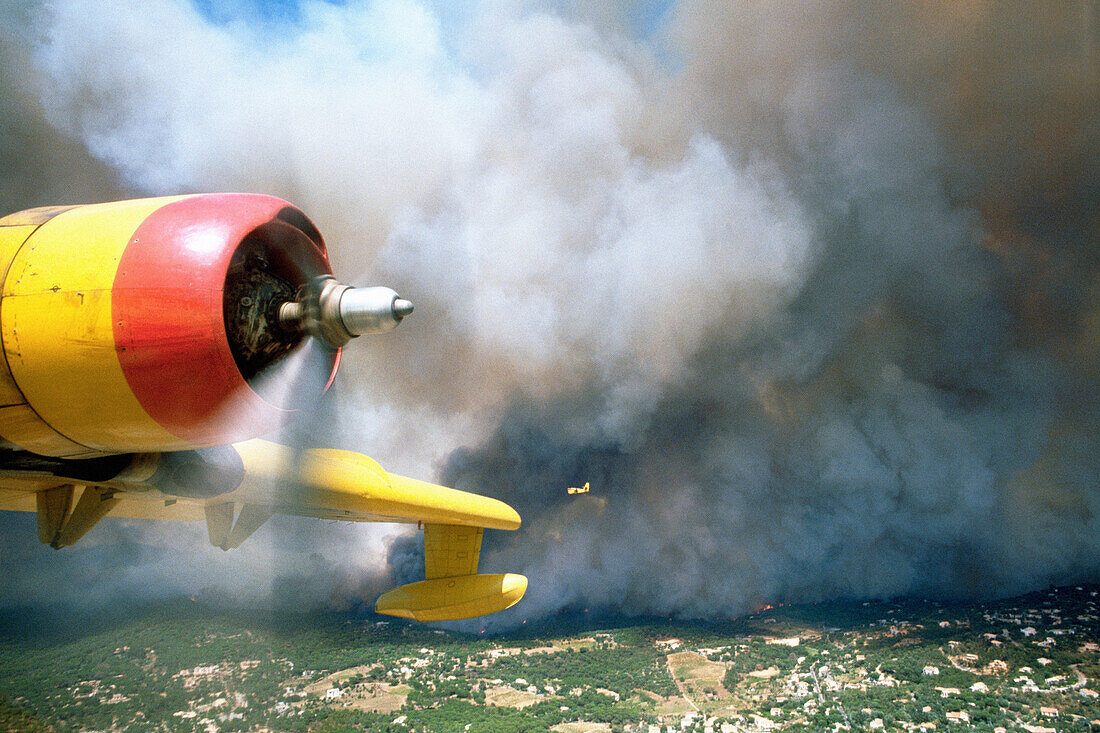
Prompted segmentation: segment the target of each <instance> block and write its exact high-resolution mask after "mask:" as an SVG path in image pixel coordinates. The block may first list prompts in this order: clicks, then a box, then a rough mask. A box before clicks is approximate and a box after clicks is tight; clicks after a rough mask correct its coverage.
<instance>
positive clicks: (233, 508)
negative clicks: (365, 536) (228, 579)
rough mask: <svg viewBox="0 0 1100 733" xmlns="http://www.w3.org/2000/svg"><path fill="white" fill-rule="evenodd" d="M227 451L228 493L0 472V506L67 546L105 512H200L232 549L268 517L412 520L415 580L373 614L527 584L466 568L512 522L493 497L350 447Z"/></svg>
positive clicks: (504, 595)
mask: <svg viewBox="0 0 1100 733" xmlns="http://www.w3.org/2000/svg"><path fill="white" fill-rule="evenodd" d="M232 449H233V451H234V452H235V453H236V455H237V456H239V458H240V464H241V468H242V469H243V473H242V476H241V478H240V481H239V483H238V485H237V486H236V488H234V489H233V490H231V491H227V492H224V493H220V494H217V495H215V496H209V497H206V498H195V497H193V496H187V495H181V494H179V493H175V492H174V491H173V486H172V485H171V484H165V483H164V482H163V481H161V480H159V479H158V478H157V476H158V473H157V471H156V468H155V467H154V466H151V465H149V466H139V467H138V468H135V469H128V470H125V471H122V472H121V473H120V474H119V475H118V476H116V477H114V478H111V479H108V480H101V481H76V480H70V479H65V478H60V477H58V476H56V475H51V474H49V473H46V472H43V471H39V472H33V471H0V510H9V511H32V512H37V513H38V520H39V522H38V523H39V539H41V540H42V541H43V542H46V543H48V544H52V545H54V546H55V547H62V546H67V545H71V544H73V543H75V542H76V541H77V540H78V539H80V537H82V536H83V535H84V534H85V533H86V532H88V531H89V530H90V529H91V528H92V527H93V526H95V524H96V523H97V522H98V521H99V520H100V519H101V518H103V517H104V516H114V517H128V518H138V519H165V520H175V521H198V520H202V519H205V520H206V524H207V530H208V534H209V537H210V541H211V543H212V544H214V545H215V546H217V547H221V548H222V549H230V548H234V547H237V546H239V545H240V544H241V543H242V542H244V540H246V539H247V538H248V537H249V536H250V535H251V534H252V533H253V532H255V531H256V530H257V529H258V528H259V527H260V526H262V525H263V524H264V523H265V522H266V521H267V520H268V519H269V518H270V517H271V515H272V514H290V515H297V516H305V517H317V518H322V519H339V520H344V521H351V522H406V523H414V522H415V523H417V524H422V525H423V526H424V530H425V531H424V541H425V564H426V569H427V572H426V579H425V580H424V581H422V582H419V583H412V584H410V585H406V586H402V587H400V588H396V589H394V590H392V591H390V592H388V593H386V594H383V596H382V597H380V598H379V599H378V603H377V605H376V609H377V610H378V612H379V613H386V614H390V615H394V616H402V617H405V618H410V619H415V620H418V621H439V620H446V619H457V618H469V617H471V616H481V615H485V614H488V613H493V612H495V611H499V610H503V609H505V608H508V607H509V606H511V605H513V604H515V603H516V602H517V601H519V599H520V598H522V597H523V594H524V592H525V591H526V589H527V579H526V578H525V577H523V576H522V575H515V574H503V575H480V574H478V572H477V566H478V559H479V556H480V549H481V539H482V531H483V529H484V528H489V529H503V530H514V529H518V528H519V526H520V517H519V514H517V513H516V511H515V510H514V509H513V508H512V507H510V506H508V505H507V504H505V503H504V502H502V501H499V500H497V499H492V498H489V497H486V496H479V495H477V494H471V493H468V492H465V491H459V490H457V489H451V488H447V487H444V486H437V485H435V484H430V483H427V482H424V481H417V480H415V479H410V478H406V477H404V476H398V475H396V474H390V473H388V472H386V471H385V470H384V469H383V468H382V467H381V466H380V465H378V463H377V462H375V461H374V460H372V459H371V458H368V457H367V456H365V455H362V454H359V453H354V452H352V451H345V450H333V449H306V450H302V451H298V452H296V451H294V450H292V449H290V448H287V447H285V446H282V445H278V444H276V443H270V442H267V441H263V440H250V441H246V442H243V443H237V444H235V445H233V446H232ZM137 463H139V464H140V463H141V461H137ZM184 493H189V492H184Z"/></svg>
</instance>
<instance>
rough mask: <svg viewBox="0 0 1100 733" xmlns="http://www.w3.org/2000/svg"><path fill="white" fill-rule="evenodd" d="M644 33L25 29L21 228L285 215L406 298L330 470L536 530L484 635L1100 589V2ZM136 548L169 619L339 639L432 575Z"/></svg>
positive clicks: (413, 16) (346, 531)
mask: <svg viewBox="0 0 1100 733" xmlns="http://www.w3.org/2000/svg"><path fill="white" fill-rule="evenodd" d="M641 7H642V9H641V10H639V9H637V8H627V9H623V7H622V6H620V5H619V4H617V3H607V4H606V5H599V6H591V4H586V7H584V8H583V9H580V8H577V7H574V6H573V5H572V4H566V5H564V6H561V7H553V6H551V5H548V4H545V3H515V4H509V3H486V4H484V5H476V6H474V7H472V8H470V9H469V10H468V11H467V12H462V13H452V12H448V13H446V14H443V13H441V12H438V11H436V10H435V9H434V8H433V7H432V6H431V5H429V4H424V3H419V2H415V1H414V0H380V1H379V2H374V3H349V4H347V5H344V6H332V5H328V4H324V3H302V4H301V5H300V6H299V8H298V12H297V20H296V21H295V22H294V23H293V24H292V25H289V26H288V25H278V26H273V25H272V24H271V23H270V22H269V21H258V20H256V19H255V18H246V17H244V16H241V17H236V16H234V17H232V18H228V19H226V18H219V19H217V20H210V19H208V18H205V17H203V16H202V15H201V14H200V13H199V12H198V11H196V10H195V9H194V8H193V7H191V6H189V5H187V4H185V3H182V2H172V1H170V0H158V1H157V2H152V3H148V4H147V7H146V8H145V9H144V10H143V12H142V15H141V16H140V17H135V16H133V15H132V14H131V13H132V11H131V10H130V9H129V8H128V7H127V6H126V5H125V4H121V3H120V4H117V7H113V4H112V3H108V7H107V8H104V6H103V3H102V2H96V3H91V2H81V1H80V0H72V1H71V2H62V3H55V4H53V5H51V6H49V7H48V8H40V7H32V8H30V9H17V10H18V14H21V16H20V17H22V18H24V19H25V23H26V26H28V27H31V28H33V29H34V30H33V32H31V33H27V32H25V31H20V30H18V28H21V27H22V26H19V25H18V24H17V23H15V22H13V23H11V24H9V25H4V26H0V28H2V29H3V31H4V34H3V36H2V38H3V39H4V41H3V45H2V46H0V62H2V63H3V66H4V72H5V73H4V74H0V80H2V81H0V84H3V85H4V87H3V88H4V89H5V90H7V89H8V88H9V87H10V88H11V94H9V95H6V96H5V102H4V104H6V105H8V106H9V107H10V108H11V109H10V110H9V109H8V108H7V107H6V108H5V110H4V112H5V120H12V121H13V122H12V123H11V124H9V125H8V127H7V128H5V131H4V133H3V134H2V135H0V151H2V153H3V155H4V160H5V162H7V161H8V160H9V159H10V160H11V161H13V162H12V164H11V165H8V166H7V167H6V168H5V171H8V172H9V173H5V174H4V175H5V177H4V178H3V179H0V180H2V182H3V186H4V188H3V189H2V190H0V195H2V196H3V197H4V198H3V203H4V204H5V208H8V209H16V208H20V207H22V206H28V205H37V204H46V203H55V202H56V201H54V200H49V199H50V198H51V197H58V198H61V199H65V198H66V197H68V196H72V195H84V196H88V197H92V198H109V197H111V196H113V195H115V193H116V192H119V193H122V192H129V191H133V192H136V193H150V194H152V193H170V192H178V191H181V190H183V191H187V190H221V189H227V188H233V189H245V190H260V191H264V192H270V193H275V194H277V195H282V196H284V197H286V198H288V199H290V200H292V201H294V202H296V203H298V204H299V205H301V206H302V207H303V208H304V209H305V210H306V212H307V213H309V214H310V215H311V216H312V217H313V218H314V219H315V220H316V222H317V224H318V225H319V227H320V228H321V230H322V231H323V232H325V234H326V237H327V238H328V240H329V244H330V247H331V248H332V250H333V258H334V265H335V267H336V269H337V272H338V273H340V274H341V275H342V276H346V277H355V278H359V279H360V280H366V279H370V280H371V281H377V282H384V283H387V284H390V285H393V286H394V287H396V288H397V289H398V290H399V291H400V292H402V293H403V294H407V295H408V296H409V297H411V298H412V299H413V300H414V301H415V302H416V303H417V306H418V309H417V313H416V315H415V317H414V318H413V319H410V320H409V322H408V323H407V324H405V325H403V326H402V328H401V330H399V331H398V332H396V333H395V334H393V335H392V336H387V337H384V338H379V339H377V340H374V341H371V342H370V343H368V344H358V345H357V346H358V348H357V349H354V350H352V351H349V353H348V358H347V359H346V366H345V369H344V372H343V373H342V375H341V381H340V382H339V383H338V385H337V389H338V395H339V396H340V397H341V399H340V400H339V404H338V405H337V415H336V418H335V419H336V420H337V424H338V425H339V430H338V432H337V433H336V434H335V435H334V436H333V440H334V441H335V442H337V443H339V444H341V445H342V446H345V447H350V448H355V449H358V450H363V451H365V452H368V453H370V454H371V455H373V456H375V457H376V458H378V459H379V460H380V461H381V462H382V464H383V465H384V466H386V467H387V468H389V469H391V470H395V471H398V472H400V473H405V474H409V475H415V476H422V477H428V476H430V475H432V474H433V473H434V472H435V470H436V469H438V470H439V472H440V474H441V479H442V480H443V481H444V482H446V483H450V484H453V485H456V486H458V487H459V488H463V489H468V490H472V491H477V492H479V493H486V494H490V495H493V496H498V497H500V498H503V499H505V500H506V501H509V502H510V503H512V504H513V505H514V506H516V508H517V509H518V510H519V511H520V513H521V514H522V515H523V517H524V520H525V525H524V528H523V529H522V530H520V531H519V532H516V533H511V534H505V533H487V536H486V547H485V552H484V554H483V559H482V567H483V568H484V569H486V570H497V571H512V572H522V573H525V574H527V575H528V576H529V578H530V580H531V584H530V589H529V591H528V597H527V599H526V600H525V601H523V602H522V603H521V604H520V605H518V606H517V607H516V608H515V609H513V611H510V612H508V614H506V615H503V616H502V617H499V618H498V619H497V620H496V621H495V623H498V624H508V623H514V622H516V621H518V620H519V619H521V618H528V617H540V616H545V615H548V614H553V613H556V612H559V611H563V610H582V609H585V608H596V609H602V610H610V611H615V612H620V613H629V614H662V615H677V616H683V617H715V616H726V615H735V614H738V613H742V612H744V611H746V610H751V609H752V608H754V607H756V606H757V605H760V604H763V603H767V602H775V601H801V600H815V599H821V598H828V597H835V596H838V595H840V596H856V597H876V596H891V595H898V594H914V593H915V594H922V595H936V596H951V597H968V596H977V595H997V594H1008V593H1014V592H1018V591H1022V590H1026V589H1030V588H1034V587H1038V586H1041V585H1044V584H1047V583H1052V582H1069V581H1073V580H1081V579H1096V578H1097V577H1098V575H1100V552H1098V551H1100V526H1098V524H1097V522H1098V520H1097V519H1096V517H1097V513H1098V511H1100V487H1098V485H1097V484H1098V477H1100V470H1098V469H1100V465H1098V461H1100V459H1098V458H1097V456H1098V455H1100V450H1098V448H1100V445H1098V443H1100V437H1098V436H1100V430H1098V428H1100V425H1098V416H1100V404H1098V401H1100V398H1098V396H1097V395H1098V394H1100V390H1098V389H1097V387H1098V382H1100V376H1098V373H1100V305H1098V300H1097V296H1098V292H1100V267H1098V259H1100V254H1098V251H1097V245H1096V243H1097V242H1098V241H1100V231H1098V230H1100V180H1098V177H1100V173H1098V171H1100V119H1098V118H1100V113H1098V111H1097V110H1100V75H1098V71H1097V69H1098V67H1100V60H1098V58H1097V56H1098V48H1100V43H1098V37H1100V30H1098V26H1100V11H1098V7H1097V3H1095V2H1079V3H1072V2H1071V3H1063V4H1060V5H1057V6H1051V5H1049V4H1045V5H1042V6H1039V5H1035V6H1032V5H1026V4H1024V5H1016V4H1004V3H984V2H966V3H945V4H942V5H940V4H934V3H922V4H914V5H912V6H908V5H907V6H902V7H897V6H893V5H885V4H882V3H874V2H857V3H851V2H844V3H841V2H828V1H825V2H821V1H818V2H805V3H801V2H796V3H792V2H789V1H787V2H778V1H777V2H762V3H752V4H749V5H748V6H745V5H744V4H735V5H734V4H731V5H729V6H724V5H723V4H721V3H713V2H690V1H685V2H681V3H677V4H672V5H670V6H669V7H668V8H667V9H666V8H663V7H661V6H660V5H659V4H658V5H654V4H645V5H643V6H641ZM112 8H113V9H112ZM639 27H644V28H647V29H648V30H647V31H646V32H645V33H640V32H638V31H637V30H631V29H637V28H639ZM16 38H26V39H28V40H26V41H25V42H18V43H16V42H15V41H14V40H13V39H16ZM9 69H10V70H11V73H10V74H9V73H7V72H8V71H9ZM27 151H32V152H27ZM33 151H40V152H39V153H38V155H34V154H33ZM47 154H49V155H54V156H55V157H54V158H51V160H53V163H52V165H53V167H52V168H46V169H45V172H44V173H43V174H42V175H41V176H37V177H34V176H26V175H13V174H11V173H10V171H20V170H26V169H27V168H32V167H33V166H34V163H32V162H31V161H36V160H37V159H38V158H39V157H43V156H46V157H48V155H47ZM36 170H37V169H36ZM584 481H590V482H591V485H592V493H591V494H590V495H587V496H580V497H570V496H568V495H567V494H566V492H565V487H567V486H571V485H579V484H580V483H583V482H584ZM27 526H28V527H30V526H31V525H30V524H28V525H27ZM116 526H119V527H121V529H119V530H118V531H119V532H120V533H121V534H122V535H124V536H126V537H128V538H130V539H131V540H133V538H134V537H139V538H140V540H141V542H140V545H141V547H148V548H153V549H149V550H147V551H143V552H141V553H138V555H137V556H138V557H139V558H143V559H140V560H137V561H127V560H126V559H125V558H123V557H121V556H118V557H116V558H115V561H114V562H116V563H117V564H118V565H119V566H126V565H127V562H129V563H130V566H132V567H134V568H135V569H134V570H133V572H132V573H131V575H130V577H134V578H138V579H141V582H143V583H145V582H147V583H148V584H154V585H155V584H157V583H161V582H164V581H163V578H164V576H165V575H167V576H169V577H171V578H173V580H172V581H170V582H169V585H172V586H173V587H177V586H178V587H179V588H182V589H188V588H194V587H196V584H203V583H204V584H205V585H207V586H211V587H213V588H222V589H228V591H227V592H229V593H230V594H237V595H245V591H246V590H247V592H249V593H251V592H252V591H253V590H255V593H254V594H253V595H262V594H263V593H264V592H266V590H265V589H270V588H272V587H273V588H274V589H275V591H276V594H277V595H278V594H280V593H281V594H283V595H286V596H287V597H288V598H291V599H292V602H294V603H299V604H308V603H310V602H311V601H310V600H309V599H311V598H312V599H313V601H312V602H314V603H348V602H354V601H356V600H358V599H361V598H363V597H364V596H368V595H369V594H370V593H373V592H374V590H375V589H376V588H377V587H380V586H381V585H383V584H385V583H386V582H389V581H390V580H394V579H396V580H401V581H405V580H411V579H416V577H417V572H419V571H418V570H417V568H418V567H420V565H419V564H418V563H419V562H420V561H419V558H418V542H419V540H418V537H417V536H416V535H412V536H411V537H400V538H398V539H394V538H393V535H394V534H395V530H393V529H390V528H383V529H380V530H373V531H372V530H363V529H360V528H354V527H353V528H348V527H340V528H334V527H332V526H329V525H320V526H318V525H314V524H308V523H302V524H295V523H293V522H291V523H290V524H288V525H287V527H289V529H286V528H284V530H283V531H281V532H279V533H275V532H268V533H267V534H264V532H261V534H260V535H259V536H257V537H256V538H254V539H253V540H250V543H252V549H249V544H247V543H246V545H245V546H244V547H243V548H242V549H241V551H240V552H241V554H240V555H237V556H234V555H226V556H221V555H217V554H214V552H213V551H211V552H210V553H207V552H206V551H205V550H194V549H189V550H188V553H187V557H188V558H190V559H191V561H192V562H191V564H192V565H193V566H194V567H199V568H208V569H212V571H211V572H210V573H206V574H205V576H204V577H203V579H202V580H199V579H198V578H193V577H191V576H189V575H188V574H187V573H180V574H178V575H177V574H175V568H176V566H175V565H174V556H173V555H172V550H173V549H174V548H177V547H178V546H184V547H189V546H190V544H195V543H198V544H201V542H203V541H204V540H203V539H202V537H201V529H172V530H170V531H169V530H160V529H153V530H150V529H148V528H147V527H148V525H139V524H136V523H135V524H120V525H116ZM265 531H266V530H265ZM177 533H184V535H186V537H187V538H189V539H190V543H189V541H188V539H184V538H182V537H181V536H179V535H178V534H177ZM345 544H347V545H350V547H345ZM387 546H388V547H389V551H388V556H386V555H384V554H383V548H385V547H387ZM158 548H169V550H168V552H167V553H164V552H163V551H162V550H161V549H158ZM309 548H313V550H315V551H316V554H315V555H314V556H312V557H311V556H310V555H309ZM79 549H80V548H79V547H78V548H75V550H74V552H76V551H79ZM371 552H373V553H375V554H374V561H372V560H371V557H370V553H371ZM265 553H266V554H265ZM272 554H275V555H278V557H279V558H280V560H279V562H278V563H276V567H278V568H283V569H280V570H276V571H269V572H268V574H267V576H264V578H265V579H263V578H262V579H261V581H259V583H258V585H257V587H256V588H255V589H253V588H252V587H251V586H249V588H248V589H245V588H244V587H243V586H242V585H241V582H242V581H240V580H238V579H237V578H238V577H239V575H240V574H239V573H235V572H234V569H237V570H239V568H240V567H248V568H251V569H257V568H260V567H262V566H264V560H263V558H264V557H268V556H271V555H272ZM165 555H167V557H166V556H165ZM235 557H236V558H238V559H236V560H234V558H235ZM222 558H225V559H222ZM349 558H351V559H349ZM73 562H75V561H73ZM234 562H237V563H240V565H236V566H235V565H233V563H234ZM268 566H270V563H269V564H268ZM35 567H41V565H39V564H37V563H36V565H35ZM287 568H289V569H287ZM259 574H260V575H261V576H263V573H259ZM279 577H283V578H290V579H291V580H290V581H289V582H284V581H281V580H279V579H278V578H279ZM293 578H310V579H311V583H310V584H309V585H308V586H303V585H302V583H300V582H295V581H294V580H293ZM303 587H306V588H307V590H306V591H305V592H302V593H298V594H297V595H295V594H293V593H290V590H291V589H297V590H298V591H301V590H302V588H303ZM280 589H281V590H280ZM16 595H17V594H16ZM368 600H369V599H368Z"/></svg>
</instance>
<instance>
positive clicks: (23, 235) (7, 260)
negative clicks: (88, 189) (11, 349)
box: [0, 212, 38, 440]
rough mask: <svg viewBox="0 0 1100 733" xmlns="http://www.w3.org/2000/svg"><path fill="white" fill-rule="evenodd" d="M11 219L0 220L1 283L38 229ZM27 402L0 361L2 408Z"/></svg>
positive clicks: (0, 429) (4, 362)
mask: <svg viewBox="0 0 1100 733" xmlns="http://www.w3.org/2000/svg"><path fill="white" fill-rule="evenodd" d="M21 213H22V212H21ZM11 218H12V217H6V218H4V219H0V283H2V282H3V281H4V277H5V276H6V275H7V273H8V267H9V265H11V262H12V260H14V259H15V254H16V252H18V251H19V248H20V247H22V246H23V242H25V241H27V237H29V236H30V235H31V232H33V231H34V230H35V229H37V228H38V225H37V224H18V225H17V224H14V223H12V224H5V223H4V222H6V221H8V219H11ZM25 402H26V400H25V399H24V398H23V393H22V392H20V391H19V387H18V386H16V384H15V379H14V378H13V377H12V375H11V370H10V369H8V362H7V360H6V359H0V407H3V406H6V405H19V404H23V403H25ZM7 432H8V431H5V430H4V423H3V421H0V435H2V436H4V437H5V438H7V435H6V433H7ZM8 440H11V438H8Z"/></svg>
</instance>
